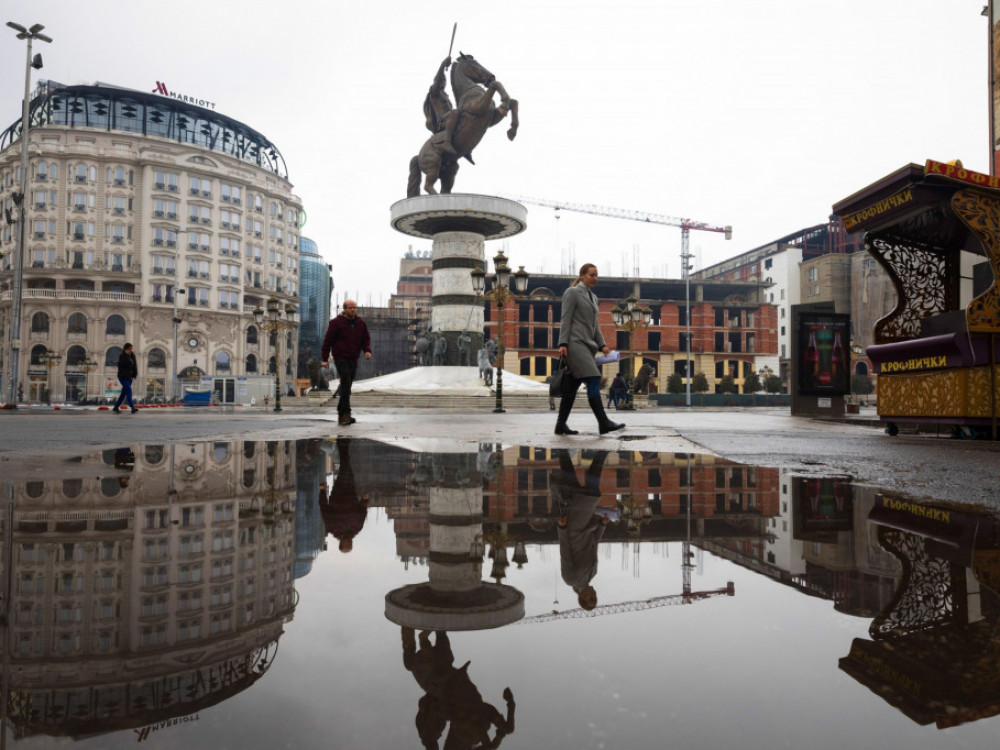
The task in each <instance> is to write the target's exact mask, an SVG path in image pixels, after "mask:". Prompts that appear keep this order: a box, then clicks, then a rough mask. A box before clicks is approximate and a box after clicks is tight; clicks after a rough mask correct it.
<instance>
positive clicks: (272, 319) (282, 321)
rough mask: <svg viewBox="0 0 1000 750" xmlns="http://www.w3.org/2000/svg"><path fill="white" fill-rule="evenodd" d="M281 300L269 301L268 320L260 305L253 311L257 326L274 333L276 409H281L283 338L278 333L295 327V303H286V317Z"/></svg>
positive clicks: (272, 299)
mask: <svg viewBox="0 0 1000 750" xmlns="http://www.w3.org/2000/svg"><path fill="white" fill-rule="evenodd" d="M281 313H282V310H281V302H280V301H279V300H276V299H274V298H273V297H272V298H271V299H269V300H268V301H267V316H268V320H265V319H264V311H263V310H261V309H260V308H259V307H258V308H257V309H256V310H254V311H253V319H254V321H255V322H256V323H257V327H258V328H260V329H261V330H264V331H267V333H268V334H272V333H273V334H274V410H275V411H281V357H280V356H279V355H280V352H281V339H280V337H279V336H278V333H279V332H281V331H284V330H287V329H291V328H295V313H296V309H295V306H294V305H285V309H284V314H285V317H284V318H282V317H281Z"/></svg>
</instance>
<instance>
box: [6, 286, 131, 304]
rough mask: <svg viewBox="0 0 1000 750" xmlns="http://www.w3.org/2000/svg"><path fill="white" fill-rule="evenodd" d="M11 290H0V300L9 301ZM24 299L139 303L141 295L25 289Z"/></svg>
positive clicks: (79, 290) (75, 290)
mask: <svg viewBox="0 0 1000 750" xmlns="http://www.w3.org/2000/svg"><path fill="white" fill-rule="evenodd" d="M12 294H13V292H12V291H11V290H10V289H7V290H4V291H2V292H0V300H2V301H5V302H6V301H9V300H10V298H11V295H12ZM23 295H24V298H25V299H89V300H106V301H114V302H134V303H136V304H138V303H139V300H140V298H141V295H139V294H132V293H131V292H92V291H89V290H86V289H25V290H23Z"/></svg>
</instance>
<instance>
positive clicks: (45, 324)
mask: <svg viewBox="0 0 1000 750" xmlns="http://www.w3.org/2000/svg"><path fill="white" fill-rule="evenodd" d="M31 332H32V333H48V332H49V316H48V315H46V314H45V313H43V312H36V313H35V314H34V315H32V316H31Z"/></svg>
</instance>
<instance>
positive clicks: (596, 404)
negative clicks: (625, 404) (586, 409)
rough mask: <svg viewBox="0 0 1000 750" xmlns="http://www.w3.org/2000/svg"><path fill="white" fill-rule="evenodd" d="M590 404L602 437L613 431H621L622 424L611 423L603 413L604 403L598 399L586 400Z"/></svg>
mask: <svg viewBox="0 0 1000 750" xmlns="http://www.w3.org/2000/svg"><path fill="white" fill-rule="evenodd" d="M587 400H588V401H589V402H590V408H591V411H593V412H594V416H595V417H597V429H598V430H599V431H600V433H601V434H602V435H604V434H606V433H608V432H614V431H615V430H621V429H623V428H624V427H625V425H624V424H619V423H618V422H612V421H611V420H610V419H608V415H607V414H605V412H604V401H602V400H601V398H600V397H597V398H590V399H587Z"/></svg>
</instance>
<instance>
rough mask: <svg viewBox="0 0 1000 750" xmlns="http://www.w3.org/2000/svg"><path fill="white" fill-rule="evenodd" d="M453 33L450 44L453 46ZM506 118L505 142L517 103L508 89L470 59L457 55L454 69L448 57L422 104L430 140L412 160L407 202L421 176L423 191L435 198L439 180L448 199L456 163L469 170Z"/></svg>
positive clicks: (515, 122)
mask: <svg viewBox="0 0 1000 750" xmlns="http://www.w3.org/2000/svg"><path fill="white" fill-rule="evenodd" d="M454 38H455V37H454V33H453V34H452V41H454ZM449 67H451V90H452V93H453V94H454V96H455V101H456V102H457V106H455V107H452V104H451V99H450V98H449V97H448V92H447V91H446V90H445V75H444V73H445V70H447V69H448V68H449ZM497 93H499V94H500V104H499V106H496V105H494V103H493V95H494V94H497ZM508 112H510V127H509V128H508V129H507V137H508V138H509V139H510V140H514V136H516V135H517V127H518V119H517V100H516V99H511V98H510V96H509V95H508V94H507V91H506V89H504V87H503V85H502V84H501V83H500V82H499V81H498V80H497V79H496V76H494V75H493V74H492V73H490V71H488V70H487V69H486V68H484V67H483V66H482V65H481V64H480V63H478V62H476V59H475V58H474V57H473V56H472V55H466V54H464V53H461V52H460V53H459V55H458V59H457V60H455V61H454V64H452V59H451V53H450V52H449V53H448V57H446V58H445V59H444V60H443V61H442V62H441V65H440V66H439V67H438V72H437V75H435V76H434V83H433V84H431V87H430V90H429V91H428V92H427V98H426V99H425V100H424V115H425V117H426V125H427V129H428V130H430V131H431V133H432V134H433V135H431V137H430V138H428V139H427V140H426V141H425V142H424V145H423V147H422V148H421V149H420V153H419V154H417V155H416V156H414V157H413V158H412V159H410V179H409V182H408V183H407V185H406V197H407V198H414V197H416V196H418V195H420V174H421V173H423V174H424V175H425V176H426V177H425V179H424V191H425V192H426V193H427V194H429V195H436V194H437V190H435V189H434V184H435V183H436V182H437V181H438V180H439V179H440V181H441V192H442V193H450V192H451V189H452V187H453V186H454V184H455V175H456V174H457V173H458V160H459V159H462V158H465V159H468V160H469V163H470V164H475V162H474V161H472V151H473V149H474V148H475V147H476V146H478V145H479V142H480V141H481V140H482V139H483V135H485V134H486V130H487V128H491V127H493V126H494V125H496V124H497V123H498V122H501V121H502V120H503V119H504V118H505V117H506V116H507V113H508Z"/></svg>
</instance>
